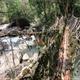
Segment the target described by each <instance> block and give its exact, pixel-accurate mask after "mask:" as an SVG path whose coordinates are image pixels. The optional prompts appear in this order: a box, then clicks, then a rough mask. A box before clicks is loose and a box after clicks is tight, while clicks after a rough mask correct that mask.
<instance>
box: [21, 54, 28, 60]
mask: <svg viewBox="0 0 80 80" xmlns="http://www.w3.org/2000/svg"><path fill="white" fill-rule="evenodd" d="M28 59H29V56H28V54H27V53H25V54H24V55H23V57H22V60H23V61H26V60H28Z"/></svg>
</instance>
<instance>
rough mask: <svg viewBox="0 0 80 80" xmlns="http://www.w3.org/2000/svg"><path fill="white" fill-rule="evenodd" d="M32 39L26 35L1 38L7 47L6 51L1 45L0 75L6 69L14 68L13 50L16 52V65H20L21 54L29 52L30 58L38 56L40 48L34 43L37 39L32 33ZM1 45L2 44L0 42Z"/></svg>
mask: <svg viewBox="0 0 80 80" xmlns="http://www.w3.org/2000/svg"><path fill="white" fill-rule="evenodd" d="M32 36H33V37H32V39H26V37H25V36H23V38H19V37H11V38H10V37H3V38H0V41H1V43H5V44H4V45H3V46H4V47H5V45H6V46H7V47H5V49H4V51H2V50H1V49H2V48H1V47H2V46H0V52H1V51H2V54H1V55H0V75H1V74H2V73H5V71H6V70H9V69H10V68H12V67H13V66H14V65H13V59H12V55H13V54H12V51H13V53H14V62H15V66H18V65H19V64H20V63H19V58H20V56H21V54H23V55H24V54H27V56H29V58H31V57H33V56H35V55H36V54H37V55H36V57H38V52H39V51H38V48H37V46H36V45H35V43H34V40H35V39H36V38H35V36H34V35H32ZM0 45H1V44H0Z"/></svg>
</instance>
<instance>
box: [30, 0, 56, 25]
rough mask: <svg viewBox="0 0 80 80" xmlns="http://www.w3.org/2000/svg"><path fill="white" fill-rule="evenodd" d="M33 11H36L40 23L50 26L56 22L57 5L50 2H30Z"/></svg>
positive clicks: (41, 0)
mask: <svg viewBox="0 0 80 80" xmlns="http://www.w3.org/2000/svg"><path fill="white" fill-rule="evenodd" d="M29 3H30V6H31V8H32V9H35V11H36V15H37V17H38V18H39V20H40V22H42V23H43V24H45V23H46V24H49V23H50V22H52V20H54V17H55V13H56V11H55V10H56V5H55V3H53V2H52V1H49V0H29Z"/></svg>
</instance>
